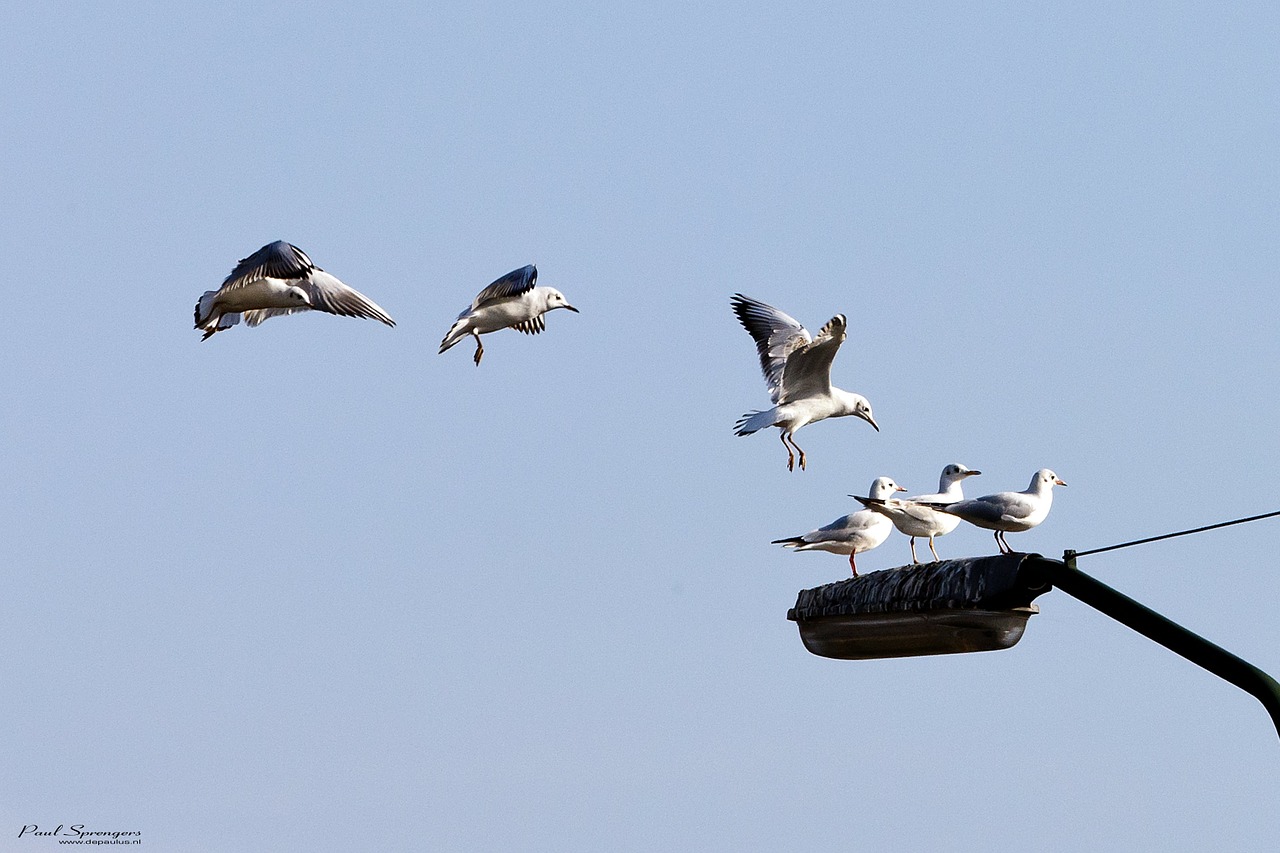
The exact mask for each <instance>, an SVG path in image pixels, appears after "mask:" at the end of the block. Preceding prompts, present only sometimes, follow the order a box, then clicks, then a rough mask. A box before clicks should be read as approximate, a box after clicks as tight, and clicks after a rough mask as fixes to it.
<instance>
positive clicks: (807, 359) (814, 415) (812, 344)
mask: <svg viewBox="0 0 1280 853" xmlns="http://www.w3.org/2000/svg"><path fill="white" fill-rule="evenodd" d="M731 302H732V305H733V313H735V314H737V315H738V320H739V321H740V322H741V323H742V325H743V327H744V328H745V329H746V330H747V331H748V332H750V333H751V337H752V338H754V339H755V342H756V351H757V352H758V353H759V354H760V368H761V370H763V371H764V379H765V384H766V385H767V386H768V388H769V397H770V399H772V400H773V402H774V407H773V408H772V409H768V410H766V411H762V412H747V413H746V414H745V415H743V416H742V417H741V418H740V419H739V420H738V422H737V423H736V424H735V425H734V432H735V433H736V434H737V435H751V433H753V432H756V431H757V430H762V429H764V428H765V427H771V426H776V427H777V428H778V429H780V430H781V431H782V432H781V433H780V436H779V437H780V438H781V439H782V445H783V447H786V448H787V470H788V471H792V470H794V469H795V454H794V453H792V448H794V449H795V450H796V451H797V452H799V454H800V468H801V470H804V467H805V458H804V451H803V450H801V449H800V445H798V444H796V442H795V433H796V432H797V431H798V430H799V429H800V428H801V427H803V426H805V425H806V424H811V423H814V422H815V421H820V420H823V419H824V418H840V417H844V416H845V415H856V416H857V417H860V418H862V419H863V420H864V421H866V422H867V423H869V424H871V425H872V426H873V427H875V429H876V432H879V431H880V427H879V425H878V424H877V423H876V420H875V418H874V417H872V416H871V404H870V403H868V402H867V398H866V397H864V396H862V395H861V394H854V393H851V392H849V391H842V390H841V389H839V388H835V387H833V386H832V385H831V361H832V359H834V358H835V356H836V350H838V349H840V344H842V343H844V339H845V337H846V334H845V327H846V325H847V324H846V322H845V317H844V315H843V314H837V315H836V316H834V317H832V318H831V319H830V320H828V321H827V324H826V325H825V326H823V327H822V329H821V330H820V331H819V332H818V336H817V337H816V338H815V337H812V336H811V335H810V334H809V332H808V330H807V329H805V327H804V326H801V325H800V324H799V323H797V322H796V321H795V320H793V319H792V318H790V317H788V316H787V315H786V314H784V313H782V312H781V311H779V310H778V309H777V308H774V307H773V306H772V305H766V304H765V303H763V302H760V301H758V300H755V299H751V298H750V297H747V296H743V295H742V294H741V293H737V294H734V297H733V299H732V300H731ZM788 440H789V441H790V443H788Z"/></svg>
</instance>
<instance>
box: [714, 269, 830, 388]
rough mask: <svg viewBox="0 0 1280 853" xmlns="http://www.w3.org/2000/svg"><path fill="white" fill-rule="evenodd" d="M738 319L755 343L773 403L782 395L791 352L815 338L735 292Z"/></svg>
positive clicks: (778, 313) (768, 307)
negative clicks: (784, 376)
mask: <svg viewBox="0 0 1280 853" xmlns="http://www.w3.org/2000/svg"><path fill="white" fill-rule="evenodd" d="M730 304H731V305H732V306H733V313H734V314H737V315H738V322H740V323H742V327H743V328H744V329H746V330H747V332H748V333H749V334H750V335H751V337H752V339H753V340H755V342H756V352H757V353H759V355H760V370H761V371H762V372H763V373H764V381H765V385H767V386H768V388H769V397H770V399H772V400H773V402H774V403H778V402H780V401H781V400H780V398H781V396H782V385H783V373H784V371H785V369H786V366H787V360H788V359H789V358H790V356H791V354H792V353H794V352H796V351H797V350H799V349H802V348H804V347H806V346H808V345H809V342H810V341H812V340H813V338H812V337H811V336H810V335H809V332H808V330H807V329H805V327H804V326H802V325H800V324H799V323H797V322H796V321H795V320H794V319H792V318H791V317H789V316H787V315H786V314H784V313H782V312H781V311H779V310H778V309H777V308H774V307H773V306H772V305H766V304H765V303H763V302H761V301H759V300H758V299H752V298H751V297H749V296H743V295H742V294H741V293H735V294H734V295H733V299H732V300H730Z"/></svg>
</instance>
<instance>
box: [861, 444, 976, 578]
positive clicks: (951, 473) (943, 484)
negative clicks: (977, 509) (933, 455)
mask: <svg viewBox="0 0 1280 853" xmlns="http://www.w3.org/2000/svg"><path fill="white" fill-rule="evenodd" d="M981 473H982V472H981V471H974V470H973V469H972V468H966V467H964V466H963V465H960V464H955V463H953V464H951V465H948V466H947V467H946V468H943V469H942V476H941V477H939V478H938V493H937V494H936V495H916V496H915V497H910V498H900V499H899V498H889V499H883V498H875V497H867V498H860V497H858V496H857V495H850V496H849V497H851V498H853V499H854V500H857V501H859V502H861V503H862V505H863V506H865V507H866V508H867V509H870V510H874V511H875V512H878V513H880V514H881V515H883V516H885V517H886V518H888V519H889V520H890V521H891V522H893V526H894V527H896V528H898V532H899V533H905V534H906V535H907V536H910V537H911V562H913V563H918V562H920V560H919V559H917V558H916V537H917V536H928V537H929V550H930V551H932V552H933V559H935V560H937V559H939V557H938V552H937V550H936V549H935V548H934V547H933V537H935V536H945V535H946V534H948V533H950V532H951V531H953V530H955V529H956V525H958V524H959V523H960V519H959V518H957V517H956V516H954V515H947V514H946V513H944V512H940V511H938V510H936V509H934V508H933V507H930V506H925V505H924V504H929V503H932V504H953V503H956V502H958V501H962V500H964V492H963V490H962V489H961V488H960V483H961V481H962V480H964V479H965V478H966V477H975V476H977V475H978V474H981Z"/></svg>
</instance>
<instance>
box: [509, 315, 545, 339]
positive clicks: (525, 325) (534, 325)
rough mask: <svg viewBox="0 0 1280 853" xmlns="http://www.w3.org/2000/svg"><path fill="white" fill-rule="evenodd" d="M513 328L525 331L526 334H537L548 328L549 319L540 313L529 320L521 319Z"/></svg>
mask: <svg viewBox="0 0 1280 853" xmlns="http://www.w3.org/2000/svg"><path fill="white" fill-rule="evenodd" d="M511 328H513V329H515V330H516V331H517V332H524V333H525V334H526V335H536V334H538V333H539V332H545V331H546V330H547V321H546V320H544V319H542V315H541V314H539V315H538V316H537V317H530V318H529V319H528V320H521V321H520V322H519V323H516V324H515V325H513V326H512V327H511Z"/></svg>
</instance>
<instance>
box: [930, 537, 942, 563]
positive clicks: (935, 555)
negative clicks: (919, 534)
mask: <svg viewBox="0 0 1280 853" xmlns="http://www.w3.org/2000/svg"><path fill="white" fill-rule="evenodd" d="M929 550H930V551H933V561H934V562H935V563H941V562H942V560H940V559H938V552H937V551H936V550H934V547H933V537H932V536H930V537H929Z"/></svg>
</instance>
